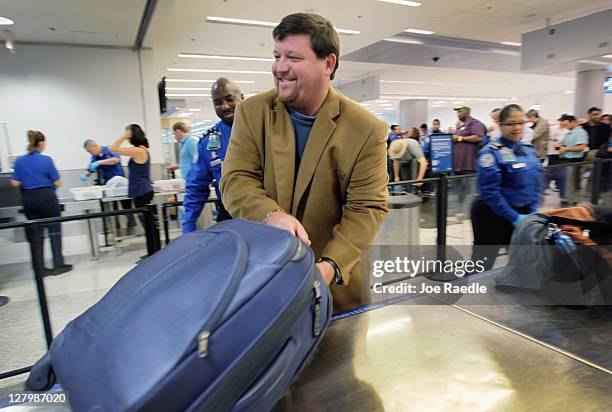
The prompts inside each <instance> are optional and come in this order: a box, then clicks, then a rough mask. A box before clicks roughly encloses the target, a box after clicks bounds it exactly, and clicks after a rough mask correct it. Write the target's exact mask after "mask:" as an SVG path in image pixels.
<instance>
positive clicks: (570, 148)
mask: <svg viewBox="0 0 612 412" xmlns="http://www.w3.org/2000/svg"><path fill="white" fill-rule="evenodd" d="M559 122H560V124H561V127H563V128H564V129H567V130H569V132H567V134H566V135H565V136H564V137H563V139H561V141H560V142H559V145H558V147H557V150H558V151H559V160H560V161H561V162H563V163H576V162H580V161H582V160H583V159H584V156H585V150H586V149H587V148H588V147H589V135H588V133H587V132H586V130H584V129H583V128H582V127H580V124H579V123H578V120H577V119H576V117H574V116H572V115H571V114H564V115H563V116H561V117H560V118H559ZM566 170H567V169H566ZM579 174H580V170H579V169H578V168H577V167H569V175H568V177H567V181H568V182H569V184H568V185H567V186H568V187H567V190H566V196H567V199H568V201H569V202H570V203H576V199H575V194H576V190H577V187H578V186H579V179H580V176H579Z"/></svg>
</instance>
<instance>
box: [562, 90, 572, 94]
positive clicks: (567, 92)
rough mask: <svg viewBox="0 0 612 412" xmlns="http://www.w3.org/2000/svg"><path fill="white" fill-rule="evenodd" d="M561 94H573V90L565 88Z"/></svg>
mask: <svg viewBox="0 0 612 412" xmlns="http://www.w3.org/2000/svg"><path fill="white" fill-rule="evenodd" d="M563 94H574V91H573V90H566V91H564V92H563Z"/></svg>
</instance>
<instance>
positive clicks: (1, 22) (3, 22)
mask: <svg viewBox="0 0 612 412" xmlns="http://www.w3.org/2000/svg"><path fill="white" fill-rule="evenodd" d="M12 24H15V22H14V21H13V20H11V19H9V18H7V17H2V16H0V26H10V25H12Z"/></svg>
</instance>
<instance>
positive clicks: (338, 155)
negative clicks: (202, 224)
mask: <svg viewBox="0 0 612 412" xmlns="http://www.w3.org/2000/svg"><path fill="white" fill-rule="evenodd" d="M386 129H387V128H386V124H385V122H383V121H381V120H379V119H377V118H376V117H374V116H373V115H372V114H370V113H369V112H368V111H366V110H365V109H364V108H363V107H361V106H360V105H359V104H357V103H356V102H354V101H352V100H350V99H349V98H347V97H345V96H343V95H342V94H340V93H339V92H337V91H335V90H334V89H333V88H330V91H329V93H328V94H327V97H326V98H325V101H324V102H323V105H322V106H321V109H320V110H319V112H318V114H317V118H316V120H315V123H314V125H313V127H312V130H311V132H310V135H309V137H308V143H307V144H306V148H305V150H304V154H303V156H302V159H301V162H300V167H299V170H297V171H296V162H295V157H296V144H295V135H294V129H293V125H292V123H291V118H290V116H289V112H288V111H287V109H286V107H285V106H284V104H283V103H282V102H281V101H280V100H278V99H277V98H276V90H270V91H268V92H265V93H262V94H259V95H257V96H253V97H251V98H249V99H247V100H245V101H243V102H241V103H240V104H239V105H238V106H237V107H236V113H235V115H234V125H233V127H232V136H231V138H230V143H229V147H228V149H227V154H226V157H225V161H224V162H223V166H222V173H221V174H222V178H221V192H222V197H223V204H224V205H225V207H226V208H227V210H228V212H229V213H230V214H231V215H232V216H233V217H235V218H243V219H249V220H255V221H262V220H264V219H265V217H266V215H267V214H268V213H269V212H270V211H273V210H275V209H279V208H280V209H283V210H284V211H286V212H287V213H291V214H292V215H293V216H295V217H296V218H297V219H298V220H299V221H300V222H301V223H302V225H303V226H304V228H305V229H306V232H307V233H308V235H309V238H310V240H311V242H312V248H313V250H314V252H315V256H316V258H317V259H319V258H320V257H321V256H325V257H329V258H331V259H333V260H334V261H335V262H336V263H337V264H338V266H339V267H340V270H341V272H342V277H343V280H344V285H343V286H338V285H333V286H332V293H333V295H334V308H335V310H337V311H338V310H346V309H349V308H351V307H354V306H355V305H359V304H360V303H362V301H361V276H360V274H361V267H360V266H361V265H360V261H361V253H362V251H363V250H364V249H365V248H366V247H367V246H368V244H369V243H370V241H371V240H372V238H373V237H374V235H375V234H376V232H377V231H378V228H379V226H380V224H381V222H382V220H383V219H384V218H385V216H386V214H387V200H388V191H387V187H386V184H387V181H388V177H387V155H386V138H387V136H386V134H387V133H386ZM366 292H367V291H366Z"/></svg>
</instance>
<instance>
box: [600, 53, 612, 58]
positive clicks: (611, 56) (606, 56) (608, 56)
mask: <svg viewBox="0 0 612 412" xmlns="http://www.w3.org/2000/svg"><path fill="white" fill-rule="evenodd" d="M601 57H603V58H604V59H612V54H606V55H605V56H601Z"/></svg>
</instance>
